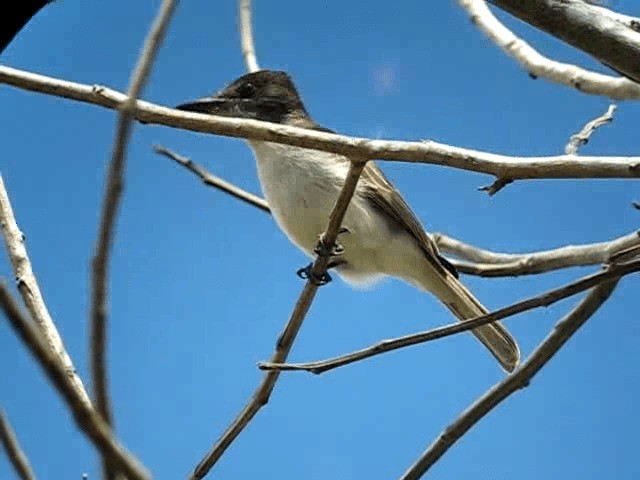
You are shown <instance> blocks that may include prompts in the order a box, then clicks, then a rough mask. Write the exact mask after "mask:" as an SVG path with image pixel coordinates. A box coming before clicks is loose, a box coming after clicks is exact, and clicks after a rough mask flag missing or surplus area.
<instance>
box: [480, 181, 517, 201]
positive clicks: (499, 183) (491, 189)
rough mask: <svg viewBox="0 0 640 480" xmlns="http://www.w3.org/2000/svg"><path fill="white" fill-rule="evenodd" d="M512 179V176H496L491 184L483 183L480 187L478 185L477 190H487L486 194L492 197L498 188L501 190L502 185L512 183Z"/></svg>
mask: <svg viewBox="0 0 640 480" xmlns="http://www.w3.org/2000/svg"><path fill="white" fill-rule="evenodd" d="M513 181H514V180H513V179H512V178H501V177H498V178H496V180H495V181H494V182H493V183H492V184H491V185H484V186H482V187H478V190H479V191H480V192H487V194H488V195H489V196H490V197H492V196H494V195H495V194H496V193H498V192H499V191H500V190H502V189H503V188H504V187H506V186H507V185H509V184H510V183H513Z"/></svg>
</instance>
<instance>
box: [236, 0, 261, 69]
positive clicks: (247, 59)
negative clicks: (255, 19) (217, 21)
mask: <svg viewBox="0 0 640 480" xmlns="http://www.w3.org/2000/svg"><path fill="white" fill-rule="evenodd" d="M238 6H239V10H240V43H241V45H242V57H243V58H244V63H245V64H246V65H247V71H249V72H255V71H257V70H260V67H259V66H258V60H257V59H256V49H255V46H254V44H253V30H252V28H251V0H239V4H238Z"/></svg>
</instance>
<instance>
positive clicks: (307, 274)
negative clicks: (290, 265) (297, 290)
mask: <svg viewBox="0 0 640 480" xmlns="http://www.w3.org/2000/svg"><path fill="white" fill-rule="evenodd" d="M296 275H298V276H299V277H300V278H301V279H303V280H309V281H310V282H311V283H313V284H314V285H316V286H318V287H321V286H322V285H326V284H327V283H329V282H331V280H332V278H331V275H329V274H328V273H327V272H325V273H323V274H322V275H316V274H315V273H313V263H310V264H309V265H307V266H306V267H303V268H301V269H300V270H298V271H297V272H296Z"/></svg>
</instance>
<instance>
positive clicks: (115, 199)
mask: <svg viewBox="0 0 640 480" xmlns="http://www.w3.org/2000/svg"><path fill="white" fill-rule="evenodd" d="M175 5H176V1H175V0H163V2H162V4H161V5H160V9H159V10H158V13H157V15H156V18H155V20H154V21H153V24H152V25H151V28H150V29H149V33H148V34H147V38H146V39H145V42H144V46H143V48H142V52H141V54H140V57H139V59H138V62H137V64H136V67H135V69H134V71H133V74H132V76H131V83H130V86H129V91H128V92H127V99H126V100H125V101H123V102H122V104H121V105H120V106H119V110H120V114H119V115H118V122H117V126H116V132H115V138H114V142H113V156H112V158H111V163H110V164H109V172H108V174H107V175H108V176H107V185H106V188H105V194H104V199H103V205H102V211H101V214H100V226H99V230H98V239H97V245H96V252H95V255H94V257H93V262H92V279H91V280H92V281H91V284H92V291H91V312H90V318H91V327H90V328H91V373H92V379H93V392H94V396H95V402H96V409H97V410H98V412H99V413H100V414H101V415H102V417H103V418H104V420H105V421H106V422H107V424H109V425H111V424H112V423H113V419H112V414H111V406H110V402H109V388H108V380H107V371H106V332H107V308H108V305H107V304H108V302H107V298H108V276H109V257H110V254H111V248H112V245H113V241H114V237H115V226H114V225H115V220H116V216H117V214H118V209H119V206H120V200H121V198H122V191H123V189H124V171H125V166H126V154H127V144H128V142H129V138H130V136H131V127H132V124H133V119H134V114H135V110H136V101H137V98H138V97H139V96H140V93H141V92H142V89H143V88H144V85H145V83H146V82H147V79H148V77H149V74H150V73H151V67H152V65H153V61H154V60H155V57H156V54H157V52H158V50H159V48H160V45H161V44H162V40H163V38H164V34H165V31H166V28H167V25H168V24H169V21H170V19H171V16H172V15H173V12H174V10H175ZM103 470H104V471H105V477H106V478H113V476H114V472H112V471H110V466H109V465H107V464H106V463H105V464H104V465H103Z"/></svg>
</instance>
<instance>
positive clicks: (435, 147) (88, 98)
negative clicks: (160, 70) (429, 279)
mask: <svg viewBox="0 0 640 480" xmlns="http://www.w3.org/2000/svg"><path fill="white" fill-rule="evenodd" d="M0 83H6V84H9V85H14V86H17V87H20V88H23V89H26V90H31V91H37V92H41V93H48V94H50V95H55V96H59V97H65V98H70V99H74V100H79V101H82V102H86V103H92V104H96V105H102V106H104V107H108V108H117V107H118V105H120V104H121V103H122V102H123V101H124V100H125V99H126V98H127V97H126V96H125V95H123V94H122V93H119V92H116V91H114V90H109V89H107V88H105V87H99V86H94V87H91V86H89V85H82V84H78V83H73V82H68V81H65V80H58V79H53V78H48V77H44V76H42V75H36V74H33V73H27V72H23V71H20V70H16V69H12V68H9V67H4V66H0ZM638 98H640V86H638ZM135 117H136V118H137V119H138V120H140V121H143V122H146V123H155V124H161V125H167V126H170V127H177V128H183V129H187V130H192V131H196V132H203V133H214V134H217V135H224V136H229V137H239V138H251V139H254V140H266V141H270V142H278V143H284V144H288V145H296V146H298V147H306V148H313V149H316V150H323V151H327V152H333V153H338V154H341V155H345V156H347V157H356V158H357V157H362V158H378V159H383V160H390V161H405V162H418V163H428V164H432V165H443V166H447V167H451V168H458V169H462V170H467V171H472V172H478V173H486V174H490V175H493V176H495V177H497V178H510V179H514V180H518V179H534V178H639V177H640V157H588V156H584V157H576V156H572V155H560V156H548V157H509V156H505V155H497V154H493V153H488V152H480V151H476V150H469V149H464V148H458V147H453V146H449V145H445V144H441V143H437V142H432V141H426V142H400V141H390V140H373V139H368V138H358V137H347V136H344V135H334V134H330V133H325V132H318V131H314V130H308V129H304V128H298V127H290V126H286V125H280V124H275V123H269V122H261V121H258V120H247V119H240V118H227V117H216V116H213V115H205V114H201V113H192V112H183V111H180V110H174V109H170V108H165V107H160V106H158V105H154V104H152V103H148V102H144V101H140V100H139V101H138V103H137V110H136V112H135Z"/></svg>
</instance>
